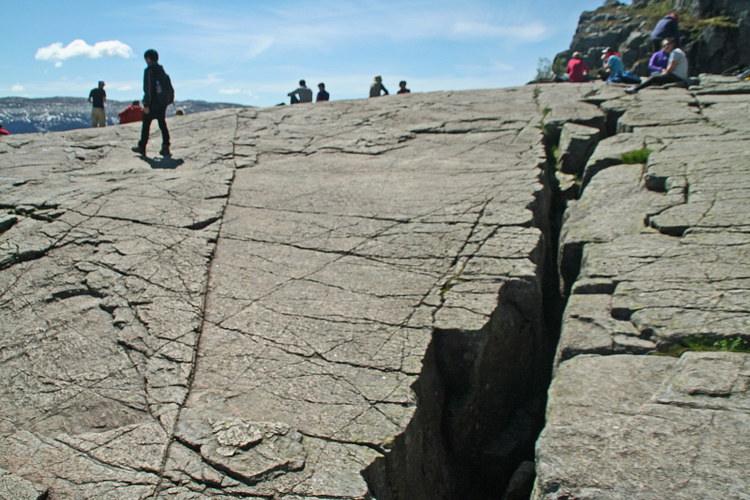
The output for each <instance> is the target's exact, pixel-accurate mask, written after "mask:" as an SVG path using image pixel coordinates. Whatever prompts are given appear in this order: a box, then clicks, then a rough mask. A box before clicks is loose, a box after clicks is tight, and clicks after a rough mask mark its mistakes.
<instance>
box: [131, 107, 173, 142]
mask: <svg viewBox="0 0 750 500" xmlns="http://www.w3.org/2000/svg"><path fill="white" fill-rule="evenodd" d="M166 114H167V108H149V109H148V113H144V114H143V123H142V124H141V140H140V142H138V145H139V146H141V147H142V148H145V147H146V144H148V136H149V133H150V132H151V122H152V121H153V120H154V118H155V119H156V121H157V122H158V123H159V130H161V147H162V148H163V149H166V148H169V129H168V128H167V119H166Z"/></svg>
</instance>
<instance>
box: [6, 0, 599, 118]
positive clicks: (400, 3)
mask: <svg viewBox="0 0 750 500" xmlns="http://www.w3.org/2000/svg"><path fill="white" fill-rule="evenodd" d="M602 3H603V0H566V1H564V2H562V1H559V0H451V1H445V0H393V1H392V0H380V1H375V0H328V1H326V2H315V1H310V0H307V1H304V2H303V1H299V0H213V1H205V0H203V1H197V0H186V1H180V2H176V1H175V2H169V1H165V2H159V1H142V0H131V1H128V2H115V1H107V0H98V1H89V0H68V1H63V0H26V1H17V0H0V10H1V11H2V17H1V18H0V33H2V37H3V40H4V43H3V45H4V48H3V51H2V53H1V54H0V97H6V96H21V97H52V96H80V97H87V96H88V92H89V90H90V89H91V88H93V87H95V86H96V82H97V81H98V80H104V81H106V82H107V87H106V91H107V96H108V97H109V98H110V99H115V100H121V101H130V100H133V99H140V98H141V97H142V90H141V86H142V75H143V68H144V66H145V63H144V62H143V52H144V51H145V50H146V49H149V48H154V49H156V50H157V51H158V52H159V54H160V57H161V59H160V62H161V63H162V64H163V65H164V67H165V69H166V70H167V72H168V73H169V74H170V76H171V78H172V82H173V84H174V86H175V89H176V97H177V99H178V100H182V99H202V100H206V101H221V102H233V103H239V104H247V105H253V106H272V105H275V104H278V103H280V102H285V101H286V100H287V97H286V94H287V93H288V92H290V91H291V90H293V89H294V88H296V86H297V82H298V80H300V79H305V80H307V83H308V86H309V87H311V88H313V89H314V90H316V91H317V87H316V85H317V83H318V82H325V83H326V87H327V89H328V91H329V92H330V93H331V99H333V100H336V99H356V98H363V97H366V96H367V92H368V89H369V85H370V83H371V82H372V79H373V76H375V75H382V77H383V83H384V84H385V86H386V87H387V88H388V90H389V91H391V93H395V92H396V90H398V81H399V80H407V81H408V86H409V88H411V89H412V91H413V92H427V91H434V90H465V89H477V88H494V87H507V86H514V85H523V84H524V83H526V82H528V81H529V80H530V79H532V78H533V77H534V75H535V74H536V69H537V66H538V61H539V58H540V57H546V58H549V59H551V58H553V57H554V55H555V54H556V53H557V52H559V51H562V50H564V49H567V48H568V46H569V45H570V42H571V39H572V37H573V33H574V32H575V28H576V25H577V22H578V18H579V16H580V14H581V12H583V11H584V10H594V9H596V8H597V7H599V6H600V5H602Z"/></svg>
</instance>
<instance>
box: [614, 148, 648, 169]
mask: <svg viewBox="0 0 750 500" xmlns="http://www.w3.org/2000/svg"><path fill="white" fill-rule="evenodd" d="M650 154H651V150H650V149H649V148H641V149H636V150H633V151H628V152H627V153H623V154H622V155H621V158H622V162H623V163H625V164H628V165H632V164H636V163H647V162H648V155H650Z"/></svg>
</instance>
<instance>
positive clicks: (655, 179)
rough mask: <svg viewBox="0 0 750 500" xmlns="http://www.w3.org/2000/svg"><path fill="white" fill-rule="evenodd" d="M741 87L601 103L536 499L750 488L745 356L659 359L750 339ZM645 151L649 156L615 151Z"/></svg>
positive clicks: (575, 217)
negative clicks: (638, 158)
mask: <svg viewBox="0 0 750 500" xmlns="http://www.w3.org/2000/svg"><path fill="white" fill-rule="evenodd" d="M727 86H729V87H732V88H733V89H734V92H735V94H732V95H729V94H725V92H727V88H726V87H727ZM749 92H750V86H748V85H747V83H745V84H743V85H741V86H740V85H738V84H737V80H736V79H734V80H732V79H721V78H715V77H714V78H710V77H706V78H704V79H703V86H702V88H700V89H694V90H693V91H692V92H688V91H685V90H682V89H649V90H648V91H646V90H644V91H643V92H641V93H639V94H637V96H635V97H632V98H631V97H627V98H623V99H619V100H617V101H609V102H607V103H604V104H603V105H602V107H603V108H604V109H607V110H609V112H614V113H616V114H618V115H621V117H620V119H619V127H618V129H619V130H621V131H623V132H622V133H620V134H618V135H615V136H612V137H609V138H607V139H605V140H603V141H602V142H600V143H599V145H598V147H597V149H596V151H595V152H594V153H593V155H592V157H591V159H590V160H589V163H588V165H587V166H586V171H587V172H591V174H590V175H588V176H587V177H590V181H589V182H588V183H587V184H586V185H585V186H584V189H583V192H582V194H581V197H580V199H579V200H576V201H573V202H570V203H569V205H568V210H567V211H566V213H565V220H564V223H563V228H562V231H561V237H560V259H559V260H560V267H561V273H562V275H563V277H564V278H563V286H564V287H565V288H566V290H567V291H568V293H569V297H568V301H567V307H566V309H565V312H564V314H563V318H562V331H561V338H560V342H559V345H558V350H557V356H556V359H555V376H554V379H553V382H552V385H551V387H550V391H549V401H548V406H547V422H546V427H545V429H544V431H543V432H542V434H541V436H540V439H539V440H538V442H537V445H536V447H537V481H536V485H535V489H534V493H533V495H532V498H535V499H542V498H543V499H563V498H565V499H567V498H581V499H605V498H606V499H620V498H621V499H626V498H629V499H634V498H635V499H644V500H646V499H660V498H673V499H693V498H706V499H709V498H710V499H720V498H750V496H749V495H748V491H750V483H748V479H747V471H748V467H750V462H749V461H748V457H750V415H749V414H748V413H749V412H750V406H748V404H747V400H748V390H749V389H750V372H748V363H750V355H749V354H746V353H736V352H721V351H717V352H686V353H685V354H683V355H682V356H681V357H679V358H675V357H669V356H655V355H653V353H655V352H660V351H662V352H670V348H671V347H673V346H675V345H680V344H681V343H684V342H685V341H686V339H691V338H692V339H707V340H708V341H709V343H710V342H711V341H713V342H715V343H716V344H717V345H719V346H721V345H727V344H728V343H731V342H737V341H738V340H741V339H744V340H745V341H747V340H748V338H749V337H750V335H749V334H748V332H749V331H750V314H749V312H750V310H749V309H748V304H750V266H749V263H750V254H749V253H748V251H749V249H750V239H749V235H750V231H748V224H747V220H748V208H747V203H746V200H747V194H748V192H749V190H750V182H748V178H749V176H750V164H749V163H748V158H750V156H748V153H750V135H748V132H749V130H748V121H747V119H746V118H747V113H746V111H747V106H748V104H750V93H749ZM613 110H614V111H613ZM743 114H744V117H742V116H741V115H743ZM642 147H647V148H649V149H650V150H651V153H650V155H649V157H648V160H647V162H646V163H645V164H632V165H626V164H623V162H622V161H620V162H618V161H617V156H620V157H621V155H622V153H623V152H626V151H625V150H627V149H632V150H635V149H640V148H642ZM722 341H723V342H724V344H722ZM716 349H718V347H717V348H716ZM671 352H674V351H671Z"/></svg>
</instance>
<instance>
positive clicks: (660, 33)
mask: <svg viewBox="0 0 750 500" xmlns="http://www.w3.org/2000/svg"><path fill="white" fill-rule="evenodd" d="M666 38H674V40H675V43H676V44H677V47H681V46H682V45H681V43H680V27H679V24H678V21H677V14H675V13H674V12H672V13H671V14H667V15H666V16H664V17H663V18H661V19H660V20H659V22H658V23H656V26H654V30H653V31H652V32H651V41H652V43H653V47H654V52H655V51H657V50H659V49H660V48H661V45H662V41H663V40H665V39H666Z"/></svg>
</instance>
